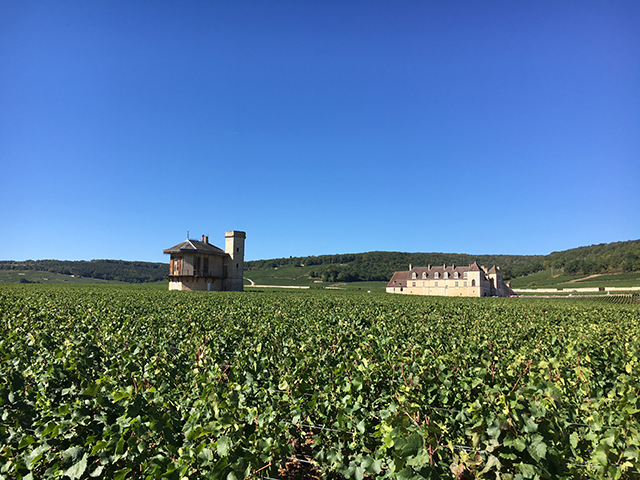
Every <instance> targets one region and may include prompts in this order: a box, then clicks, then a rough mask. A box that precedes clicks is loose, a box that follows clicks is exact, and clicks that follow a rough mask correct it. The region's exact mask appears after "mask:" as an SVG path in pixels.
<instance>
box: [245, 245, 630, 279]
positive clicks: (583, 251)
mask: <svg viewBox="0 0 640 480" xmlns="http://www.w3.org/2000/svg"><path fill="white" fill-rule="evenodd" d="M474 261H477V262H478V263H479V264H480V265H485V266H487V267H491V266H493V265H499V266H500V268H501V269H502V272H503V275H504V277H505V279H507V280H509V279H511V278H516V277H522V276H525V275H530V274H532V273H535V272H539V271H542V270H547V269H550V268H554V269H555V270H556V271H557V272H564V273H566V274H571V275H574V274H580V273H583V274H592V273H605V272H613V271H624V272H632V271H640V240H630V241H627V242H616V243H609V244H600V245H591V246H589V247H579V248H574V249H571V250H566V251H564V252H553V253H551V254H549V255H468V254H457V253H404V252H367V253H350V254H342V255H320V256H309V257H289V258H276V259H272V260H255V261H250V262H245V270H246V271H248V272H251V271H252V270H265V269H272V268H275V267H294V266H298V267H299V266H301V265H304V266H307V267H308V266H315V268H314V269H313V270H311V271H310V273H309V274H310V275H311V276H312V277H315V278H319V279H322V280H324V281H329V282H336V281H337V282H356V281H382V280H385V281H386V280H389V279H390V278H391V276H392V275H393V272H395V271H399V270H407V269H408V267H409V264H410V263H411V264H413V265H416V266H427V265H442V264H445V263H446V264H447V265H451V264H456V265H469V264H470V263H472V262H474Z"/></svg>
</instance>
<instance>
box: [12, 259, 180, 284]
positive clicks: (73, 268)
mask: <svg viewBox="0 0 640 480" xmlns="http://www.w3.org/2000/svg"><path fill="white" fill-rule="evenodd" d="M0 270H36V271H40V272H51V273H59V274H62V275H75V276H76V277H85V278H96V279H100V280H116V281H120V282H128V283H143V282H157V281H158V280H162V277H163V275H167V274H168V273H169V264H167V263H150V262H127V261H124V260H90V261H84V260H82V261H70V260H27V261H25V262H15V261H13V260H5V261H0Z"/></svg>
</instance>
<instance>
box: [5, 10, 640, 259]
mask: <svg viewBox="0 0 640 480" xmlns="http://www.w3.org/2000/svg"><path fill="white" fill-rule="evenodd" d="M0 178H1V180H2V188H0V217H1V218H2V226H1V227H0V248H1V249H2V254H1V255H0V258H2V259H5V260H8V259H12V260H25V259H46V258H53V259H60V260H90V259H104V258H110V259H124V260H144V261H168V258H167V257H166V256H164V255H163V254H162V250H163V249H165V248H168V247H171V246H173V245H175V244H177V243H179V242H181V241H182V240H184V239H185V238H186V234H187V231H189V232H190V235H191V237H192V238H199V237H200V236H201V235H202V234H208V235H209V236H210V241H211V242H212V243H214V244H216V245H218V246H221V247H224V231H225V230H244V231H246V232H247V241H246V242H247V243H246V259H248V260H256V259H266V258H275V257H288V256H306V255H321V254H333V253H356V252H365V251H375V250H388V251H408V252H450V253H469V254H489V253H493V254H543V255H544V254H548V253H550V252H552V251H559V250H565V249H568V248H574V247H578V246H584V245H591V244H598V243H609V242H615V241H624V240H634V239H638V238H640V2H637V1H628V2H626V1H610V2H609V1H606V2H605V1H600V2H592V1H575V2H571V1H567V2H552V1H536V2H533V1H531V2H529V1H522V2H511V1H505V2H496V1H488V2H477V1H468V2H467V1H452V2H444V1H443V2H436V1H389V2H387V1H366V2H365V1H340V2H338V1H326V2H324V1H323V2H320V1H318V2H312V1H293V0H291V1H277V0H276V1H268V2H262V1H260V2H259V1H242V0H240V1H234V2H230V1H224V2H204V1H187V2H164V1H153V2H152V1H144V2H143V1H132V2H123V1H109V2H106V1H104V2H103V1H95V2H81V1H74V2H65V1H56V2H36V1H29V0H27V1H23V2H2V1H0Z"/></svg>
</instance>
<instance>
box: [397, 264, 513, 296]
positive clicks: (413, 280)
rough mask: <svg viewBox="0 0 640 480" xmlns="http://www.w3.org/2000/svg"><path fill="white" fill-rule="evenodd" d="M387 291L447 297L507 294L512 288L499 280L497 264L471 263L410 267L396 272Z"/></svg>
mask: <svg viewBox="0 0 640 480" xmlns="http://www.w3.org/2000/svg"><path fill="white" fill-rule="evenodd" d="M387 293H404V294H407V295H441V296H447V297H492V296H496V297H508V296H509V295H510V294H512V293H513V291H512V290H511V287H510V286H509V285H508V284H507V285H505V283H504V281H503V280H502V273H501V272H500V267H495V266H494V267H491V269H489V270H486V268H485V267H480V266H478V264H477V263H476V262H473V263H472V264H471V265H469V266H468V267H460V266H457V265H449V266H447V265H443V266H441V267H440V266H438V267H435V266H431V265H429V266H428V267H413V266H412V265H409V271H403V272H395V273H394V274H393V277H391V280H390V281H389V284H388V285H387Z"/></svg>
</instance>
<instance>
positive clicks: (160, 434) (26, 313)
mask: <svg viewBox="0 0 640 480" xmlns="http://www.w3.org/2000/svg"><path fill="white" fill-rule="evenodd" d="M639 334H640V305H636V304H614V303H605V302H598V301H597V300H577V299H576V300H568V299H560V300H542V299H520V298H518V299H470V298H466V299H446V298H426V297H409V296H397V295H394V296H385V295H366V294H357V295H356V294H337V293H329V292H316V293H312V292H305V293H283V292H279V293H244V294H243V293H232V292H229V293H227V292H211V293H204V292H202V293H199V292H166V291H153V290H148V291H147V290H128V289H127V288H124V287H122V288H120V287H118V288H107V287H76V288H64V287H62V288H61V287H51V286H34V285H29V286H22V285H13V286H2V287H0V360H1V362H2V363H1V365H0V414H1V418H0V449H1V450H0V478H1V479H18V480H19V479H45V478H53V477H59V478H68V479H79V478H102V479H120V480H122V479H125V478H136V479H138V478H139V479H161V478H170V479H184V478H189V479H199V478H211V479H225V480H233V479H242V478H246V477H256V478H257V477H260V476H268V477H271V478H277V477H278V475H279V474H278V467H280V466H282V465H283V464H284V462H286V461H287V457H293V456H296V455H297V456H299V455H300V453H299V451H298V447H297V446H298V445H300V443H301V442H305V441H306V442H307V443H308V442H309V441H311V442H312V447H311V448H312V455H311V458H307V460H310V461H313V462H314V463H315V464H316V465H317V466H318V468H319V469H322V470H323V472H324V474H325V475H326V476H327V477H338V476H339V475H341V476H343V477H346V478H354V479H358V480H361V479H363V478H365V477H369V478H374V477H375V478H391V479H414V478H415V479H420V478H497V477H498V478H504V479H509V478H513V479H522V478H588V477H590V478H609V477H611V478H630V477H637V476H638V475H639V474H638V471H639V470H640V460H639V456H640V431H639V428H640V392H639V391H638V389H639V387H640V380H639V379H640V362H639V357H640V345H639V342H638V337H639Z"/></svg>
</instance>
